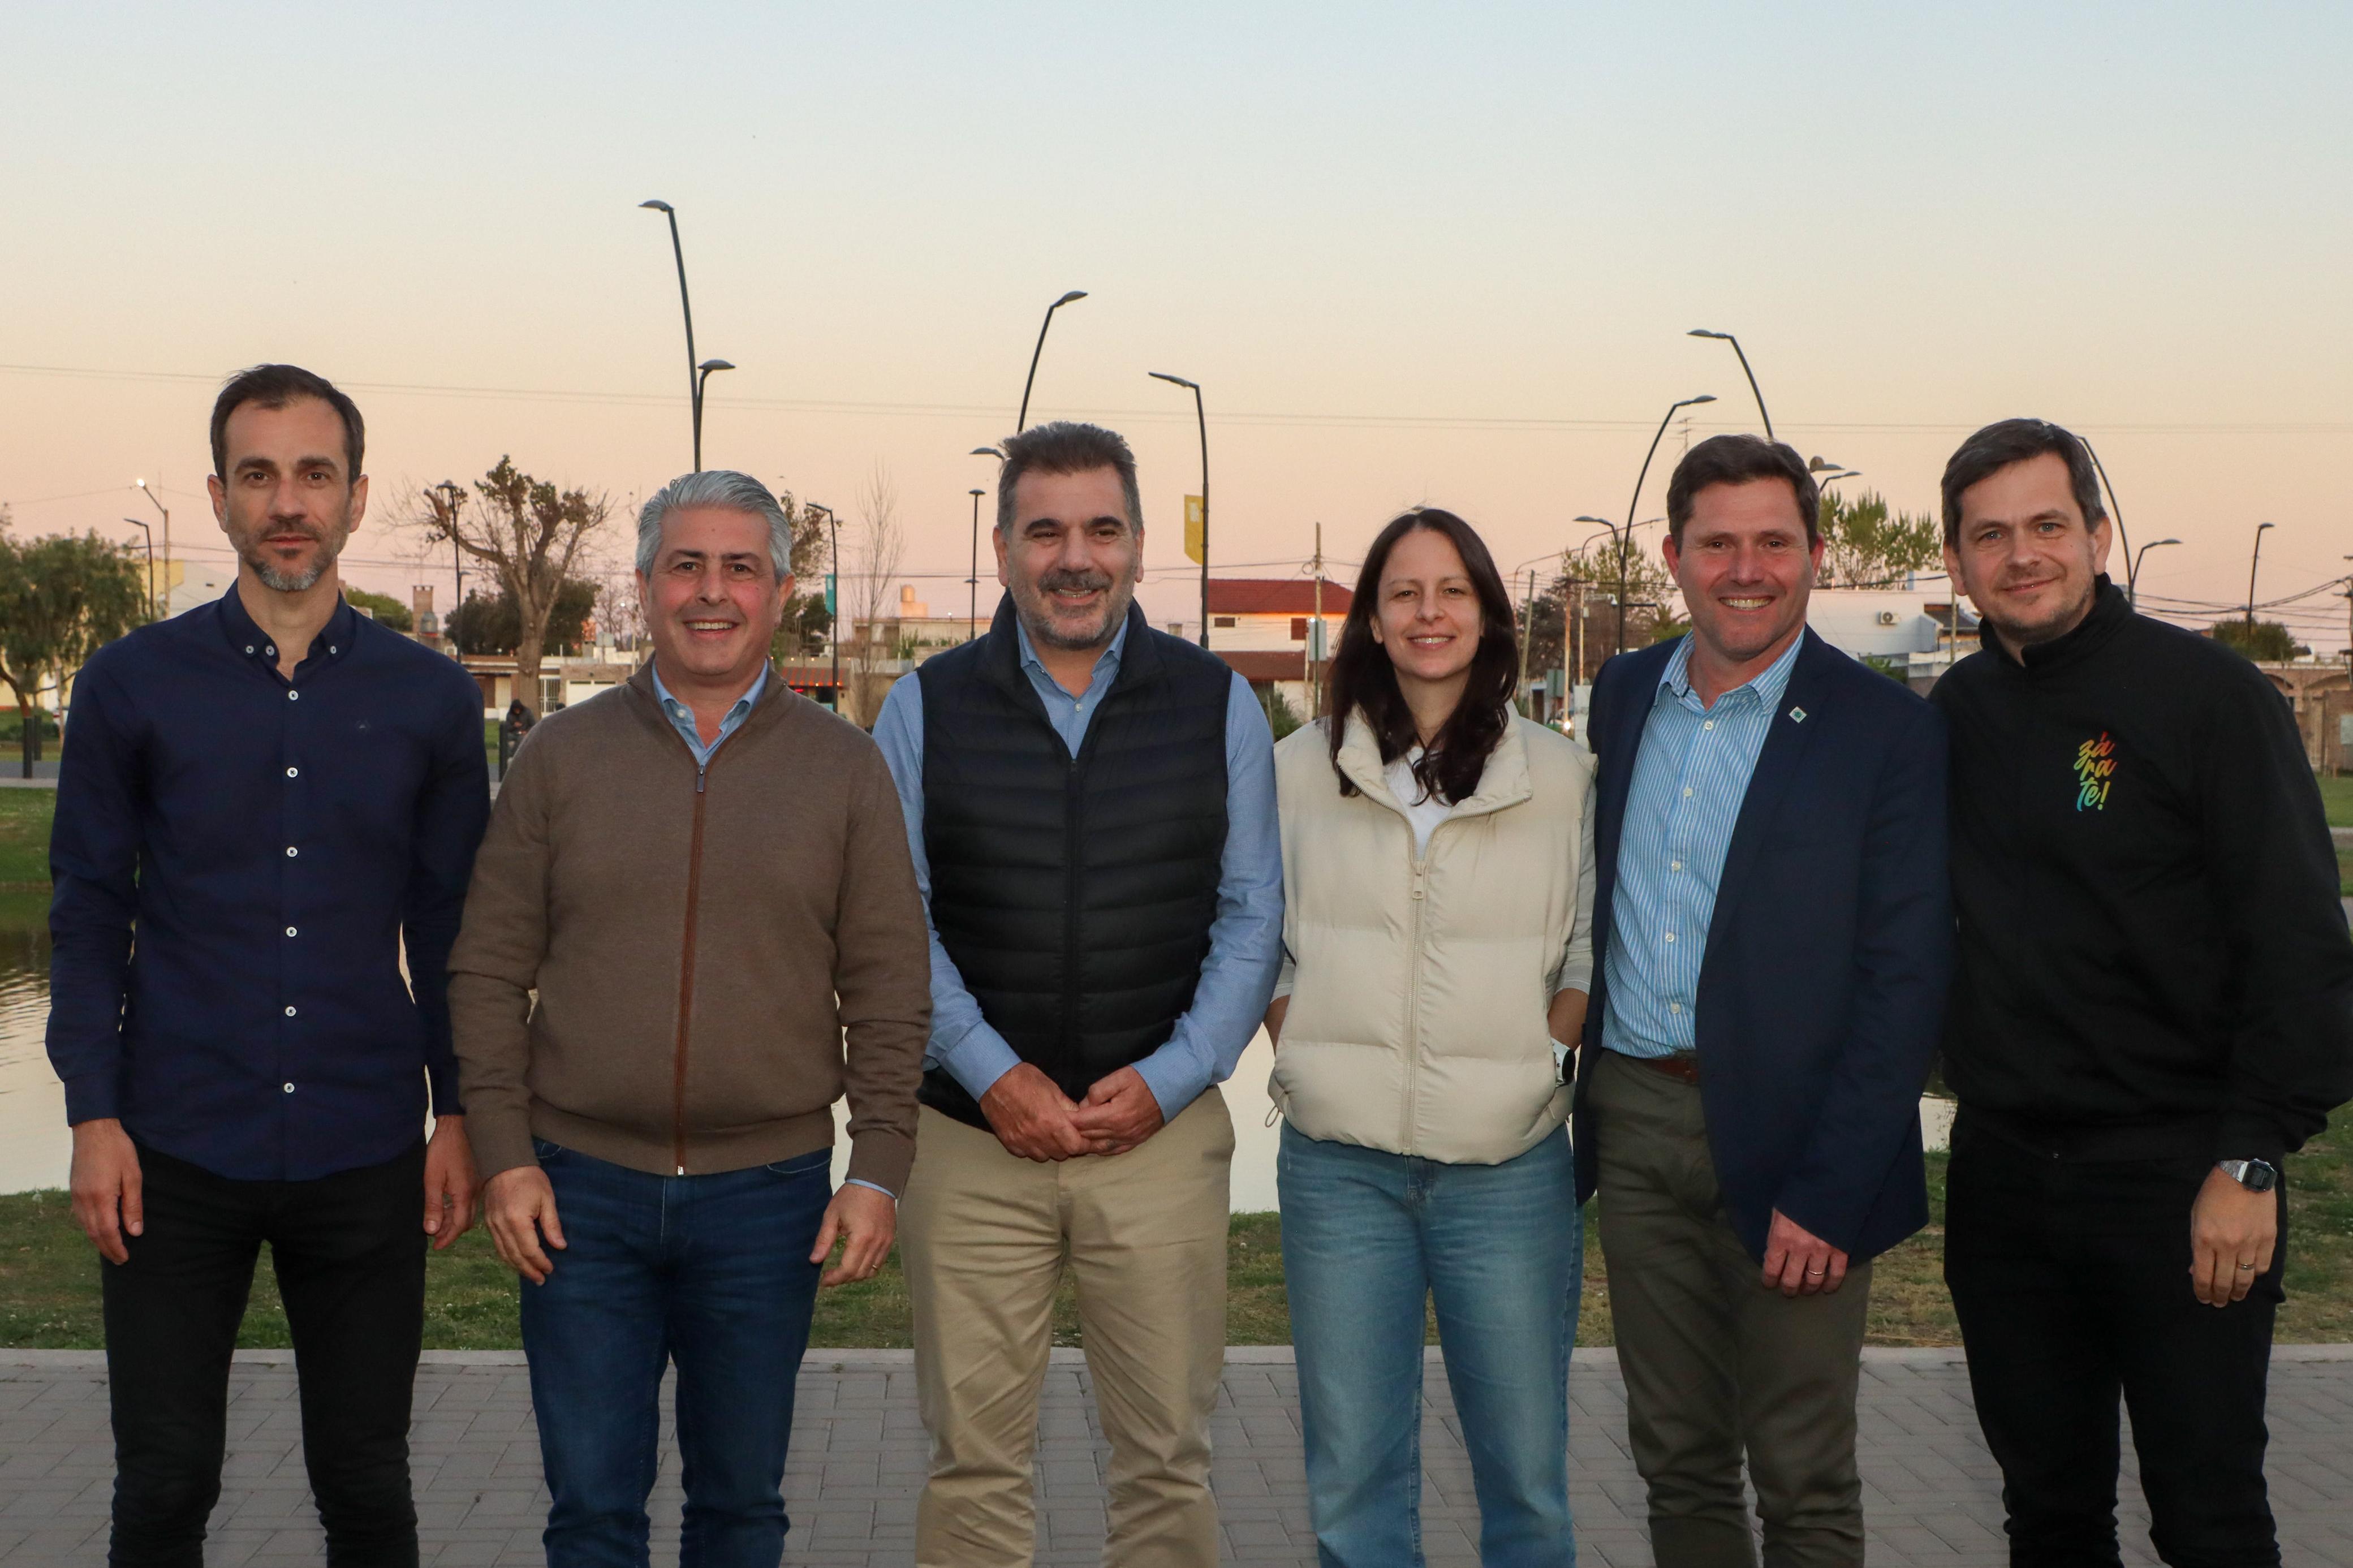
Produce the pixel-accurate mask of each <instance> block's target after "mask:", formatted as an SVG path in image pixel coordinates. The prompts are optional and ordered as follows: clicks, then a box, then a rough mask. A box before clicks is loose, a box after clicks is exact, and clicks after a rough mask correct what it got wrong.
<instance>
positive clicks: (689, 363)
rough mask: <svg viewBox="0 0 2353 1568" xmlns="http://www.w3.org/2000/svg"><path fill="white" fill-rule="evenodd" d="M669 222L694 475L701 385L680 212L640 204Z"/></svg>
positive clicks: (661, 203)
mask: <svg viewBox="0 0 2353 1568" xmlns="http://www.w3.org/2000/svg"><path fill="white" fill-rule="evenodd" d="M638 206H640V207H644V208H649V209H651V210H652V211H654V212H658V213H659V214H661V215H662V216H664V217H666V218H668V219H670V255H671V256H672V257H674V258H677V261H678V304H679V309H680V310H682V311H683V312H685V315H686V397H687V415H688V417H689V418H690V419H691V421H692V422H693V426H694V471H695V472H696V473H698V474H699V473H701V472H702V380H701V377H700V374H699V367H698V366H697V365H696V364H695V361H694V302H693V301H692V300H690V299H688V298H687V293H686V249H685V247H683V246H681V245H680V244H679V241H678V209H677V208H676V207H673V206H671V205H670V204H669V203H668V202H665V201H649V202H639V203H638Z"/></svg>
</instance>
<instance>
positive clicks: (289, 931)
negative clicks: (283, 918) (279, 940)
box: [286, 926, 294, 936]
mask: <svg viewBox="0 0 2353 1568" xmlns="http://www.w3.org/2000/svg"><path fill="white" fill-rule="evenodd" d="M286 934H287V935H288V936H292V935H293V934H294V928H293V927H292V926H288V927H287V928H286Z"/></svg>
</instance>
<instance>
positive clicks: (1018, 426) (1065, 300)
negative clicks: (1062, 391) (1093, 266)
mask: <svg viewBox="0 0 2353 1568" xmlns="http://www.w3.org/2000/svg"><path fill="white" fill-rule="evenodd" d="M1086 297H1087V291H1086V290H1085V289H1071V291H1070V292H1069V293H1067V294H1065V295H1063V296H1062V297H1061V298H1060V299H1059V300H1055V301H1054V302H1053V303H1052V304H1050V305H1049V306H1047V307H1046V319H1045V320H1044V321H1040V322H1039V324H1038V346H1037V347H1036V348H1034V349H1031V350H1030V351H1029V380H1027V381H1025V382H1023V383H1022V384H1021V412H1020V413H1019V414H1018V415H1016V416H1014V419H1013V433H1014V434H1015V435H1016V436H1018V435H1019V434H1021V432H1022V431H1024V430H1027V429H1028V428H1029V389H1030V387H1032V386H1034V385H1036V384H1037V381H1038V356H1039V354H1041V353H1045V352H1046V329H1047V328H1048V327H1050V326H1052V325H1053V324H1054V312H1055V311H1057V310H1060V309H1061V308H1062V307H1063V306H1065V305H1067V304H1069V303H1070V302H1071V300H1083V299H1085V298H1086Z"/></svg>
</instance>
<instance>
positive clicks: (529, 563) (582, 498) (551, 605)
mask: <svg viewBox="0 0 2353 1568" xmlns="http://www.w3.org/2000/svg"><path fill="white" fill-rule="evenodd" d="M406 513H407V517H408V519H409V521H410V524H411V526H413V527H415V528H416V529H417V531H419V532H421V533H422V534H423V535H424V536H425V538H426V539H427V541H429V542H437V543H438V542H447V541H448V540H452V539H454V540H456V541H457V542H458V548H459V550H462V551H464V552H466V553H467V554H468V555H470V556H472V557H473V558H474V559H475V560H477V561H480V562H482V563H485V564H486V565H488V566H489V567H490V569H491V576H492V577H493V578H494V579H495V580H496V581H497V583H498V584H499V588H500V590H501V593H502V594H503V595H505V596H506V597H507V598H508V599H510V600H511V601H512V604H513V605H514V611H515V637H514V642H513V645H512V647H513V651H514V660H515V690H516V691H517V692H519V693H520V694H521V695H522V701H523V706H525V707H526V708H528V709H530V710H531V711H532V713H533V716H534V717H537V716H538V713H539V702H540V694H539V664H540V658H541V655H542V651H543V649H544V648H546V647H548V646H549V645H550V643H551V642H554V643H556V644H559V645H560V644H561V642H562V641H563V639H562V638H560V637H555V636H554V633H555V632H556V631H557V630H559V629H560V628H558V627H556V626H554V624H553V622H554V615H555V612H556V608H557V605H558V601H559V597H560V595H562V594H563V593H564V592H565V588H566V585H567V584H570V583H571V582H572V581H573V577H572V572H573V567H574V566H575V564H578V563H579V562H580V556H581V552H582V550H583V549H584V548H585V547H586V544H587V542H588V540H589V537H590V536H591V535H593V534H595V533H597V532H598V531H601V530H602V529H603V528H604V527H605V525H606V523H607V522H608V521H611V518H612V515H613V503H612V500H611V498H609V497H608V496H607V495H605V494H604V493H603V492H602V491H598V490H588V489H558V488H557V487H556V486H555V485H553V484H551V483H548V482H547V481H545V480H543V479H534V478H533V477H532V476H531V475H529V474H527V473H525V472H523V471H522V469H521V468H516V467H515V466H514V459H513V458H512V457H501V458H500V459H499V460H498V464H497V466H496V467H494V468H491V471H490V472H488V473H486V474H484V475H483V476H482V477H481V478H480V479H477V480H475V481H474V490H473V494H472V495H471V496H469V495H468V494H467V493H466V492H465V490H464V489H461V488H460V487H459V486H458V485H456V484H454V483H450V482H448V481H445V482H444V483H443V484H441V485H427V486H425V487H423V488H421V489H417V491H416V492H414V494H412V496H411V497H410V498H409V500H408V503H407V507H406ZM588 593H589V602H590V604H591V605H593V604H594V603H595V598H596V590H595V588H594V587H593V585H592V586H591V587H590V588H589V590H588ZM469 603H471V601H469ZM465 607H466V606H465V605H459V606H457V611H456V612H453V617H452V618H455V616H456V614H457V613H462V612H463V611H464V609H465ZM584 613H585V612H584ZM572 640H573V641H575V642H576V641H578V640H579V632H578V630H577V628H576V627H575V629H574V631H573V634H572ZM459 649H460V651H463V650H464V649H465V644H464V643H463V642H462V641H461V642H460V643H459Z"/></svg>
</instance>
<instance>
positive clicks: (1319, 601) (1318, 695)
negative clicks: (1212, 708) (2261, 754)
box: [1307, 522, 2353, 721]
mask: <svg viewBox="0 0 2353 1568" xmlns="http://www.w3.org/2000/svg"><path fill="white" fill-rule="evenodd" d="M1314 572H1315V578H1314V581H1315V589H1314V593H1315V618H1314V620H1312V621H1310V622H1308V623H1307V717H1308V718H1309V719H1310V720H1311V721H1312V720H1314V718H1315V717H1316V716H1317V715H1318V714H1319V713H1321V712H1322V711H1323V708H1324V678H1323V677H1322V676H1320V675H1318V674H1316V673H1315V656H1316V655H1317V654H1319V653H1322V652H1323V651H1324V525H1323V524H1322V523H1320V522H1319V523H1317V524H1316V525H1315V561H1314ZM2348 596H2353V595H2348ZM2345 657H2346V658H2348V659H2353V644H2348V645H2347V647H2346V649H2345Z"/></svg>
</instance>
